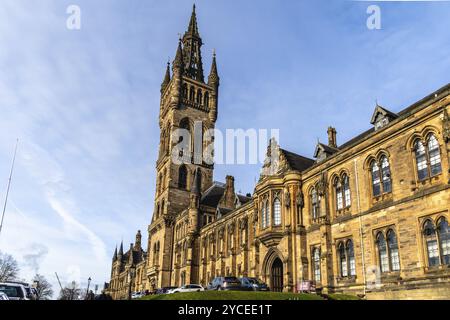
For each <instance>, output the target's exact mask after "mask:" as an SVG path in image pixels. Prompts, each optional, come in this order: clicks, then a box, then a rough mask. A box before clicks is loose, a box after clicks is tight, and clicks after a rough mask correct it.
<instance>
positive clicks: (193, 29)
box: [187, 3, 200, 37]
mask: <svg viewBox="0 0 450 320" xmlns="http://www.w3.org/2000/svg"><path fill="white" fill-rule="evenodd" d="M187 33H189V34H191V35H194V36H197V37H199V36H200V35H199V34H198V25H197V14H196V13H195V3H194V5H193V6H192V14H191V20H190V21H189V27H188V30H187Z"/></svg>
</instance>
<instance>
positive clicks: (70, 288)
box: [58, 281, 82, 300]
mask: <svg viewBox="0 0 450 320" xmlns="http://www.w3.org/2000/svg"><path fill="white" fill-rule="evenodd" d="M81 292H82V290H81V288H80V286H79V285H78V284H77V283H76V282H75V281H72V283H71V284H70V285H66V286H65V287H64V288H63V289H62V290H61V291H60V292H59V298H58V300H79V299H80V296H81Z"/></svg>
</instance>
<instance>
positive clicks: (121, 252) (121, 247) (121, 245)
mask: <svg viewBox="0 0 450 320" xmlns="http://www.w3.org/2000/svg"><path fill="white" fill-rule="evenodd" d="M119 256H123V241H122V242H121V243H120V249H119Z"/></svg>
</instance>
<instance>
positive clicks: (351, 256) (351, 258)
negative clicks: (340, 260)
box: [346, 240, 356, 276]
mask: <svg viewBox="0 0 450 320" xmlns="http://www.w3.org/2000/svg"><path fill="white" fill-rule="evenodd" d="M346 249H347V259H348V271H349V275H350V276H355V275H356V263H355V250H354V248H353V241H352V240H348V241H347V248H346Z"/></svg>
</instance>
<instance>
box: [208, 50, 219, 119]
mask: <svg viewBox="0 0 450 320" xmlns="http://www.w3.org/2000/svg"><path fill="white" fill-rule="evenodd" d="M208 85H210V86H211V87H213V88H214V90H213V91H212V92H211V98H210V111H209V118H210V120H211V121H213V122H215V121H216V120H217V114H218V101H219V85H220V77H219V73H218V72H217V62H216V52H215V51H214V53H213V59H212V64H211V72H210V73H209V76H208Z"/></svg>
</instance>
